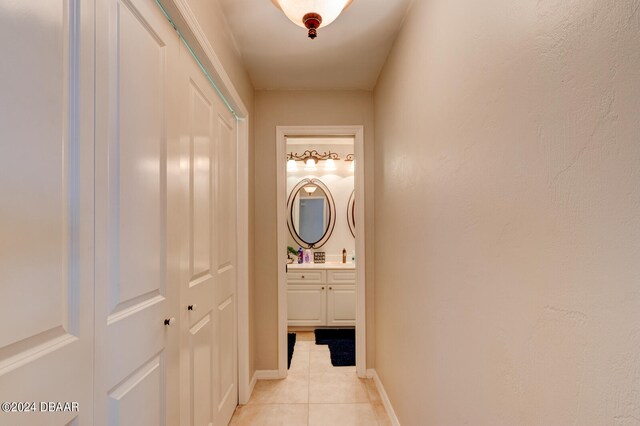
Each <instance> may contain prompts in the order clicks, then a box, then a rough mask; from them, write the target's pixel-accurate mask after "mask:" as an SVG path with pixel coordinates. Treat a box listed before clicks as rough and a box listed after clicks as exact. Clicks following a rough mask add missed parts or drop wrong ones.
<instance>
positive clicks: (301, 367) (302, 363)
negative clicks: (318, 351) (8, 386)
mask: <svg viewBox="0 0 640 426" xmlns="http://www.w3.org/2000/svg"><path fill="white" fill-rule="evenodd" d="M292 372H294V373H300V372H304V373H307V374H308V373H309V351H299V352H295V351H294V352H293V356H292V357H291V367H290V368H289V373H292Z"/></svg>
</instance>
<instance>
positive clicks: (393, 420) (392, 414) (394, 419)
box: [367, 369, 400, 426]
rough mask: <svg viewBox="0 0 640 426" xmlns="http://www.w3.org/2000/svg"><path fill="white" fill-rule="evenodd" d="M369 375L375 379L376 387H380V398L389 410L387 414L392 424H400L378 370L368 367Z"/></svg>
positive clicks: (395, 425) (398, 425)
mask: <svg viewBox="0 0 640 426" xmlns="http://www.w3.org/2000/svg"><path fill="white" fill-rule="evenodd" d="M367 377H368V378H370V379H373V382H374V383H375V384H376V388H377V389H378V393H379V394H380V399H382V405H384V409H385V410H386V411H387V415H388V416H389V420H391V424H392V425H393V426H400V421H399V420H398V416H396V412H395V411H393V407H392V406H391V401H390V400H389V396H388V395H387V392H386V391H385V390H384V386H383V385H382V382H381V381H380V377H378V373H377V372H376V370H374V369H368V370H367Z"/></svg>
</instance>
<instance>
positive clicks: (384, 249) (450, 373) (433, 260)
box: [259, 0, 640, 426]
mask: <svg viewBox="0 0 640 426" xmlns="http://www.w3.org/2000/svg"><path fill="white" fill-rule="evenodd" d="M374 100H375V120H376V141H375V156H376V170H375V171H376V182H375V214H376V227H375V236H376V242H377V243H376V256H375V273H376V308H375V310H376V349H377V352H376V369H377V371H378V373H379V374H380V377H381V379H382V381H383V383H384V385H385V387H386V390H387V392H388V394H389V397H390V398H391V402H392V403H393V406H394V407H395V409H396V412H397V414H398V416H399V419H400V422H401V423H402V424H403V425H407V426H413V425H463V424H472V425H492V426H494V425H573V424H577V425H594V426H595V425H632V424H633V425H637V424H639V420H638V419H640V399H639V395H640V139H639V135H640V12H639V9H638V2H637V1H631V0H580V1H578V0H562V1H555V0H549V1H546V0H545V1H537V2H536V1H515V2H514V1H512V0H496V1H490V2H455V1H454V2H452V1H448V0H430V1H416V2H415V3H414V6H413V9H412V11H411V13H410V15H409V17H408V19H407V21H406V24H405V26H404V28H403V30H402V31H401V33H400V35H399V38H398V40H397V41H396V44H395V46H394V48H393V50H392V53H391V56H390V57H389V58H388V60H387V63H386V65H385V67H384V69H383V72H382V75H381V78H380V80H379V83H378V86H377V88H376V90H375V94H374ZM259 143H260V144H262V143H264V140H263V139H262V135H261V139H260V140H259ZM263 149H264V148H262V147H261V148H260V150H263Z"/></svg>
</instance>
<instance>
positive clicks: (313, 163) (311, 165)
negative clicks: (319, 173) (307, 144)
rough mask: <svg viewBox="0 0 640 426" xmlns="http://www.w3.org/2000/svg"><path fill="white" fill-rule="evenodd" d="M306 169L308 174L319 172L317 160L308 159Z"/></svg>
mask: <svg viewBox="0 0 640 426" xmlns="http://www.w3.org/2000/svg"><path fill="white" fill-rule="evenodd" d="M304 169H305V170H306V171H308V172H315V171H316V170H318V169H317V168H316V160H314V159H313V158H308V159H307V161H306V163H305V166H304Z"/></svg>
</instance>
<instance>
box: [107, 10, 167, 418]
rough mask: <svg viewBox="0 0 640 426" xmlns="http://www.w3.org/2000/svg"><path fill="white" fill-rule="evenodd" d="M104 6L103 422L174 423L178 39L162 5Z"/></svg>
mask: <svg viewBox="0 0 640 426" xmlns="http://www.w3.org/2000/svg"><path fill="white" fill-rule="evenodd" d="M101 5H102V6H103V9H101V10H100V12H101V14H99V16H98V18H99V19H98V22H99V25H101V26H99V33H98V34H99V36H100V37H99V40H100V44H99V48H100V50H99V56H98V115H97V117H98V120H99V133H98V141H97V143H98V154H99V155H98V156H97V164H98V167H99V170H98V174H97V179H98V194H97V198H96V204H97V205H98V206H99V208H98V209H97V232H98V237H99V241H98V245H97V250H98V259H99V261H98V264H97V271H96V277H97V298H96V347H97V348H99V349H98V351H97V352H96V392H95V398H96V401H95V405H96V424H97V425H101V424H109V425H128V424H135V425H140V426H146V425H149V426H151V425H154V426H155V425H165V424H168V425H173V424H176V423H177V422H178V420H177V413H178V408H177V401H176V398H175V396H172V395H174V394H175V392H176V391H175V390H174V389H175V388H177V386H178V381H177V380H178V376H177V369H176V368H174V367H173V364H174V363H176V362H177V339H178V330H177V325H175V324H174V322H175V321H176V318H175V317H176V316H177V313H178V297H177V294H178V293H177V287H176V286H175V285H172V284H171V283H170V282H169V280H168V278H167V277H168V276H169V275H171V274H172V273H173V272H172V271H171V269H170V268H172V267H175V265H174V263H173V262H170V261H168V252H169V249H170V247H168V245H169V239H168V234H169V228H170V226H173V224H171V223H169V222H168V219H167V218H168V214H167V210H168V207H167V206H170V205H171V204H172V201H173V200H172V196H171V193H170V192H168V190H167V188H168V182H167V176H168V175H167V164H168V162H169V161H171V160H172V159H171V156H172V155H173V151H172V150H171V149H170V147H171V145H172V144H174V143H175V141H174V140H173V139H172V138H171V131H172V127H171V126H172V125H171V120H172V115H173V114H174V113H175V111H174V109H175V108H176V105H174V104H173V103H172V102H171V93H172V90H174V89H173V88H172V84H173V80H174V78H175V74H176V73H175V69H174V65H173V64H174V62H175V61H177V59H178V35H177V34H176V33H175V31H174V30H173V28H172V27H171V25H170V24H169V22H168V21H167V20H166V18H165V17H164V15H163V14H162V12H161V10H160V9H159V7H158V6H157V5H156V3H155V2H154V1H153V0H109V1H107V2H103V4H101ZM102 37H104V39H102ZM172 318H173V319H172Z"/></svg>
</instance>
